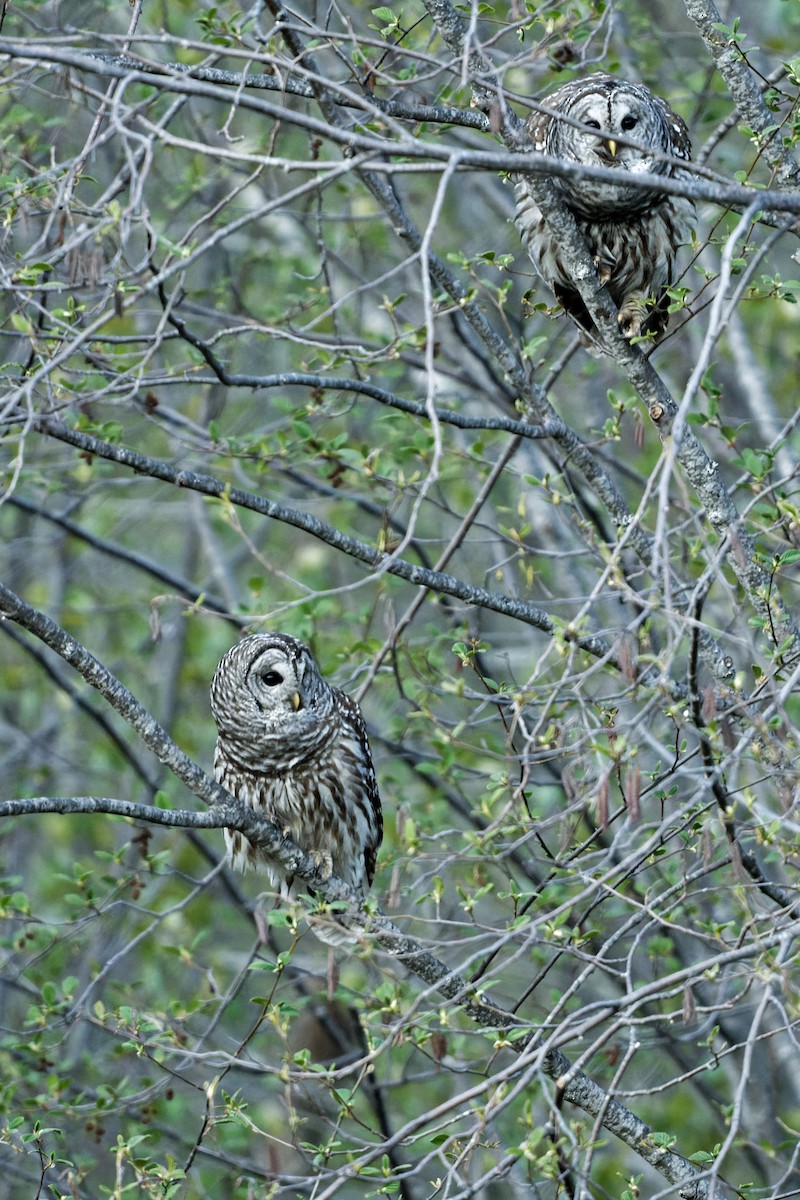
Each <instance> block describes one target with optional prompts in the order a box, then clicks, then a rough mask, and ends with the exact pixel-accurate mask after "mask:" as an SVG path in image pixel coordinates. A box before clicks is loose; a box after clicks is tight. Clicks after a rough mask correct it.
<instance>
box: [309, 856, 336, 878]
mask: <svg viewBox="0 0 800 1200" xmlns="http://www.w3.org/2000/svg"><path fill="white" fill-rule="evenodd" d="M311 857H312V858H313V860H314V866H315V867H316V868H317V870H318V871H319V873H320V876H321V877H322V878H323V879H330V877H331V875H332V874H333V859H332V858H331V856H330V854H329V852H328V851H327V850H312V851H311Z"/></svg>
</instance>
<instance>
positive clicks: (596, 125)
mask: <svg viewBox="0 0 800 1200" xmlns="http://www.w3.org/2000/svg"><path fill="white" fill-rule="evenodd" d="M583 123H584V125H588V126H589V128H590V129H599V128H600V122H599V121H595V120H594V119H593V118H590V119H588V120H586V121H584V122H583Z"/></svg>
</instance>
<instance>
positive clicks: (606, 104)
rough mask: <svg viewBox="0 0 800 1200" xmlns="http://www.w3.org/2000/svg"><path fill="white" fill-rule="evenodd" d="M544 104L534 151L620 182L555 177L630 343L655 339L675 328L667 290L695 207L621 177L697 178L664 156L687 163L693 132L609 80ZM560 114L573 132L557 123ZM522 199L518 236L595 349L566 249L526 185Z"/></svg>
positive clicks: (572, 87) (533, 129) (632, 88)
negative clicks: (613, 174) (603, 171)
mask: <svg viewBox="0 0 800 1200" xmlns="http://www.w3.org/2000/svg"><path fill="white" fill-rule="evenodd" d="M545 103H546V105H547V107H548V108H549V109H550V110H552V111H551V112H548V113H532V114H531V116H530V117H529V118H528V122H527V128H528V132H529V134H530V137H531V141H532V142H533V145H534V149H536V150H538V151H539V152H540V153H542V154H549V155H552V156H553V157H555V158H562V159H564V160H565V161H566V162H569V163H577V164H580V165H583V166H592V167H610V168H611V169H613V170H615V171H617V172H618V173H619V175H620V182H619V183H600V182H599V181H598V180H596V179H580V178H573V179H559V178H554V179H553V183H554V185H555V186H556V188H557V189H558V191H559V192H560V193H561V195H562V196H563V198H564V200H565V202H566V205H567V207H568V208H569V209H570V210H571V211H572V213H573V214H574V216H575V218H576V220H577V222H578V225H579V227H580V228H581V230H582V231H583V234H584V236H585V238H586V241H587V244H588V247H589V250H590V252H591V254H592V256H593V258H594V261H595V265H596V266H597V270H598V274H599V276H600V279H601V281H602V282H603V283H605V284H606V285H607V287H608V290H609V293H610V295H611V298H612V299H613V300H614V303H615V304H616V305H617V307H618V309H619V324H620V328H621V330H622V332H623V334H624V335H625V337H627V338H633V337H637V336H639V335H642V334H646V333H654V334H655V335H656V337H658V336H660V334H662V333H663V332H664V330H665V329H666V326H667V321H668V319H669V317H668V313H667V305H668V297H667V295H666V288H668V287H669V286H670V285H671V284H672V283H673V282H674V279H675V256H676V253H677V250H678V247H679V246H680V245H682V244H683V243H684V242H686V241H688V238H689V231H690V229H691V226H692V224H693V221H694V205H693V204H692V202H691V200H688V199H686V198H684V197H682V196H670V195H666V194H664V193H659V192H654V191H648V190H643V189H642V188H638V187H635V186H630V185H629V184H626V183H625V179H624V176H625V173H628V174H630V175H637V174H640V173H641V172H647V173H648V174H655V175H662V176H663V177H664V178H666V179H681V178H691V173H690V171H689V170H687V169H686V168H681V167H680V166H678V165H676V164H675V163H674V162H668V161H667V160H665V159H664V158H662V157H660V155H662V154H667V155H671V156H672V158H676V159H681V160H682V161H684V162H687V163H688V161H689V158H690V154H691V143H690V141H689V133H688V130H687V128H686V125H685V124H684V122H683V121H682V120H681V118H680V117H678V116H676V115H675V113H673V112H672V110H671V109H670V108H669V106H668V105H667V104H666V103H665V101H663V100H661V99H660V98H659V97H658V96H654V95H653V93H652V92H650V91H649V90H648V89H647V88H646V87H643V86H641V85H640V84H636V83H628V82H627V81H626V80H624V79H614V78H613V77H612V76H610V75H602V74H598V75H590V76H588V78H586V79H581V80H573V81H572V82H571V83H566V84H564V85H563V87H560V88H557V89H556V91H555V92H553V93H551V95H549V96H548V97H547V98H546V101H545ZM559 114H563V116H564V117H566V118H569V121H570V122H571V123H569V124H568V123H567V121H566V120H563V121H562V120H559ZM575 122H580V126H581V127H579V126H578V125H576V124H575ZM587 127H588V128H587ZM623 139H629V140H630V141H632V142H636V143H637V145H636V146H633V145H627V144H626V143H625V141H623ZM516 198H517V210H516V224H517V229H518V230H519V233H520V235H521V237H522V241H523V243H524V245H525V248H526V249H527V251H528V254H529V255H530V257H531V260H532V261H533V264H534V266H535V267H536V270H537V271H538V272H539V274H540V275H541V276H542V278H543V279H544V280H545V282H546V283H548V284H549V285H550V287H551V288H552V289H553V292H554V293H555V296H556V299H557V300H558V301H559V303H560V304H561V305H562V306H563V308H564V310H565V311H566V312H567V313H569V315H570V316H571V317H572V318H573V319H574V320H575V321H576V322H577V323H578V325H579V326H580V327H581V328H582V330H583V331H584V332H585V334H586V335H588V341H589V342H590V343H594V344H595V345H597V344H601V343H600V342H599V336H598V334H597V331H596V329H595V327H594V324H593V322H592V319H591V317H590V316H589V313H588V312H587V310H586V307H585V305H584V303H583V301H582V300H581V297H580V295H579V294H578V292H577V291H576V289H575V287H574V284H573V280H572V279H571V277H570V274H569V270H568V268H567V267H566V265H565V264H564V262H563V261H562V258H561V254H560V250H559V244H558V242H557V240H556V238H555V237H554V235H553V234H552V233H551V232H550V230H549V228H548V226H547V224H546V222H545V220H544V218H543V216H542V213H541V211H540V209H539V207H538V205H537V204H536V202H535V201H534V200H533V198H532V197H531V196H530V195H529V193H528V190H527V188H526V186H525V182H524V179H522V178H519V179H518V180H517V183H516Z"/></svg>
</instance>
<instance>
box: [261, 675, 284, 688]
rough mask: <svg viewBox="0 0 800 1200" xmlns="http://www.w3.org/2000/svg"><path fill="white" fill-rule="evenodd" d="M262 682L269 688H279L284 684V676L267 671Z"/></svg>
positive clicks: (262, 677)
mask: <svg viewBox="0 0 800 1200" xmlns="http://www.w3.org/2000/svg"><path fill="white" fill-rule="evenodd" d="M261 682H262V683H265V684H266V685H267V687H277V686H278V684H279V683H283V676H282V675H281V673H280V671H265V672H264V674H263V675H262V676H261Z"/></svg>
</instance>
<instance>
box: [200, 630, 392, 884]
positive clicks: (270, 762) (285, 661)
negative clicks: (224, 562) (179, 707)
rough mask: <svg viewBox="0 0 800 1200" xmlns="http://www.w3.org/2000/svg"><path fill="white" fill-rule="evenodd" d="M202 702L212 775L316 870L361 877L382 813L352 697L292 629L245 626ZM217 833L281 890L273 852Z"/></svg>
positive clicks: (237, 861)
mask: <svg viewBox="0 0 800 1200" xmlns="http://www.w3.org/2000/svg"><path fill="white" fill-rule="evenodd" d="M211 711H212V712H213V714H214V720H215V721H216V724H217V731H218V738H217V745H216V750H215V752H214V774H215V776H216V778H217V780H218V782H219V783H221V784H222V785H223V786H224V787H225V788H227V789H228V791H229V792H231V794H232V795H234V796H236V797H237V799H239V800H243V801H244V802H245V804H248V805H249V806H250V807H251V808H254V809H256V810H257V811H259V812H261V813H263V815H264V816H265V817H267V818H268V820H270V821H272V822H273V823H274V824H275V825H277V826H278V827H279V828H280V829H281V830H282V831H283V832H284V833H285V834H286V835H287V836H289V837H291V838H292V840H293V841H295V842H297V844H298V845H299V846H301V847H302V848H303V849H304V850H306V851H308V852H309V853H310V854H312V855H313V856H314V859H315V861H316V863H317V865H318V868H319V870H320V871H321V872H322V874H323V876H327V875H330V874H331V873H332V872H335V873H336V874H337V875H338V876H339V877H340V878H341V879H343V880H344V882H345V883H347V884H349V886H350V887H353V888H361V889H362V890H363V889H364V888H366V887H369V885H370V884H371V883H372V878H373V875H374V874H375V858H376V855H377V853H378V847H379V846H380V844H381V837H382V835H383V819H382V816H381V802H380V797H379V795H378V784H377V781H376V778H375V769H374V767H373V765H372V755H371V754H370V749H369V743H368V741H367V731H366V728H365V726H364V718H363V717H362V715H361V710H360V709H359V707H358V705H357V704H356V702H355V700H352V699H351V698H350V697H349V696H347V695H346V694H345V693H344V692H342V691H340V690H339V689H338V688H335V687H331V685H330V684H329V683H326V682H325V680H324V679H323V678H322V676H321V675H320V673H319V669H318V668H317V665H316V663H315V662H314V660H313V658H312V657H311V654H310V653H309V651H308V649H307V647H306V646H304V645H303V643H302V642H299V641H297V639H296V638H293V637H289V636H287V635H286V634H281V633H268V634H254V635H252V636H251V637H246V638H244V639H243V640H242V641H241V642H239V643H238V645H236V646H234V647H233V648H232V649H231V650H229V651H228V653H227V654H226V655H225V657H224V658H223V659H222V661H221V662H220V664H219V666H218V667H217V670H216V673H215V675H214V679H213V682H212V684H211ZM225 841H226V843H227V847H228V856H229V859H230V861H231V863H232V864H233V866H234V867H238V868H239V869H240V870H244V869H245V868H246V867H248V866H255V867H263V868H264V869H265V871H266V873H267V875H268V877H269V879H270V882H271V884H272V886H273V887H274V888H277V889H278V890H279V891H280V893H281V895H282V896H284V897H286V896H288V895H289V894H290V890H291V887H292V883H293V880H292V878H290V877H288V876H287V874H286V872H285V871H283V870H282V868H281V866H280V864H279V863H277V862H276V861H275V859H273V858H270V857H269V856H268V855H266V854H264V853H262V852H260V851H259V850H258V848H257V847H256V846H254V845H253V844H252V843H251V842H249V841H248V840H247V838H246V837H244V836H243V834H241V833H239V832H237V831H236V830H230V829H226V830H225Z"/></svg>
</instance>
